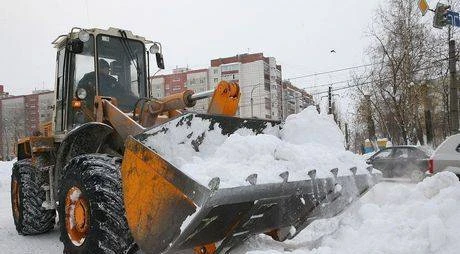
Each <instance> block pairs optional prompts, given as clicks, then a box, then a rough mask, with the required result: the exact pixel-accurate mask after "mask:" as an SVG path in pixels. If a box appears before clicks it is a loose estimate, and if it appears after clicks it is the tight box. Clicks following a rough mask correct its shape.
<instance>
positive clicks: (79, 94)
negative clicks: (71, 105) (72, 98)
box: [77, 88, 87, 100]
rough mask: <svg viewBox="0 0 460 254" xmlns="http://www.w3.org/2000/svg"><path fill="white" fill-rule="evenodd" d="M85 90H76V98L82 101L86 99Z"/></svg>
mask: <svg viewBox="0 0 460 254" xmlns="http://www.w3.org/2000/svg"><path fill="white" fill-rule="evenodd" d="M86 96H87V94H86V90H85V89H83V88H78V89H77V98H78V99H80V100H84V99H85V98H86Z"/></svg>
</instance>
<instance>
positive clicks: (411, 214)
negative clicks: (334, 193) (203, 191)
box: [235, 172, 460, 254]
mask: <svg viewBox="0 0 460 254" xmlns="http://www.w3.org/2000/svg"><path fill="white" fill-rule="evenodd" d="M459 250H460V182H459V181H458V178H457V177H456V176H455V175H454V174H453V173H450V172H441V173H439V174H436V175H434V176H432V177H428V178H426V179H425V180H424V181H423V182H421V183H419V184H417V185H416V186H415V187H413V186H410V185H403V184H394V183H385V182H382V183H379V184H377V185H375V186H374V188H372V189H371V190H370V191H369V193H367V194H366V195H365V196H363V198H361V200H360V201H359V202H357V203H355V205H354V206H352V207H350V209H349V210H347V211H345V212H344V213H343V214H342V215H340V216H338V217H334V218H331V219H327V220H318V221H315V222H313V224H312V225H310V226H309V227H307V228H306V229H305V230H304V231H302V232H301V233H300V234H299V235H297V236H296V237H295V238H294V239H292V240H288V241H285V242H283V243H278V242H274V241H273V240H271V238H269V237H266V236H257V237H255V238H253V239H252V240H251V241H249V242H248V243H246V244H245V245H244V246H243V247H241V248H240V249H239V250H238V251H235V253H250V254H262V253H264V254H265V253H267V254H275V253H305V254H308V253H312V254H332V253H334V254H335V253H339V254H340V253H350V254H351V253H353V254H360V253H363V254H367V253H449V254H450V253H451V254H454V253H459Z"/></svg>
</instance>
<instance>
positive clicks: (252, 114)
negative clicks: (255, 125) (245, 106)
mask: <svg viewBox="0 0 460 254" xmlns="http://www.w3.org/2000/svg"><path fill="white" fill-rule="evenodd" d="M260 85H261V83H258V84H257V85H255V86H254V87H253V88H252V90H251V118H252V117H254V98H252V94H253V93H254V89H256V87H258V86H260Z"/></svg>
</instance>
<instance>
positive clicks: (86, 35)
mask: <svg viewBox="0 0 460 254" xmlns="http://www.w3.org/2000/svg"><path fill="white" fill-rule="evenodd" d="M78 39H80V41H82V42H87V41H89V33H88V32H87V31H86V30H81V31H80V32H79V33H78Z"/></svg>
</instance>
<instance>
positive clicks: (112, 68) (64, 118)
mask: <svg viewBox="0 0 460 254" xmlns="http://www.w3.org/2000/svg"><path fill="white" fill-rule="evenodd" d="M53 44H54V45H55V47H56V48H57V49H58V50H57V51H58V52H57V57H56V68H57V69H56V87H55V94H56V104H55V107H56V108H55V113H56V114H55V122H54V124H55V125H54V130H55V132H56V133H66V132H67V131H70V130H71V129H73V128H74V127H76V126H78V125H80V124H83V123H86V122H91V121H95V114H94V113H95V106H94V99H95V97H96V96H104V97H111V98H114V99H116V103H117V105H118V107H119V108H120V109H121V110H122V111H123V112H125V113H128V114H129V113H130V112H133V109H134V106H135V104H136V102H137V101H138V100H139V99H140V98H145V97H148V95H149V94H150V93H149V87H150V86H149V84H148V81H149V80H148V76H149V74H148V70H149V57H150V56H149V51H148V50H146V46H147V45H148V44H151V45H154V47H153V48H155V49H159V51H160V50H161V45H160V44H159V43H153V42H152V41H148V40H146V39H145V38H143V37H140V36H136V35H133V34H132V33H131V32H129V31H124V30H121V29H116V28H109V29H108V30H102V29H87V30H84V29H80V28H73V29H72V31H71V32H70V33H69V34H67V35H63V36H60V37H58V38H57V39H56V40H55V41H54V42H53ZM155 53H158V54H155V57H156V58H157V60H159V61H157V62H160V63H161V64H158V66H159V67H161V66H163V58H162V55H161V52H155ZM163 68H164V66H163Z"/></svg>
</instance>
